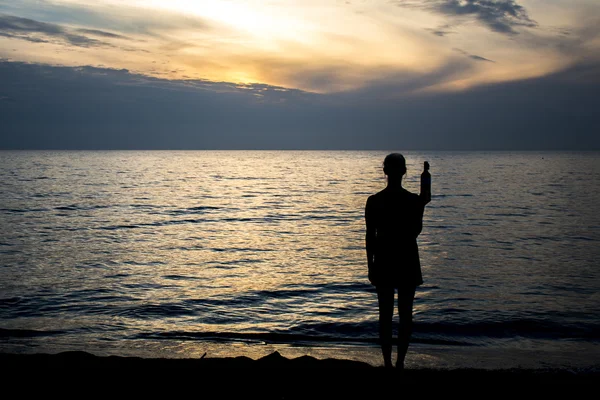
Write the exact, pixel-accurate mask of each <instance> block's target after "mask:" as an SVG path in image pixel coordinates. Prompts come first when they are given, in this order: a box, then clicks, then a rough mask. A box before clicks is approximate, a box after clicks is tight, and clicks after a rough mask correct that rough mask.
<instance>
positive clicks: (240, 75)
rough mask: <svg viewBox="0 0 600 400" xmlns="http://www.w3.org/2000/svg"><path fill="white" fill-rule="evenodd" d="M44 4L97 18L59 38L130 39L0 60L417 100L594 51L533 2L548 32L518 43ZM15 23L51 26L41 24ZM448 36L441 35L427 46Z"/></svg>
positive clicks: (206, 8) (227, 12)
mask: <svg viewBox="0 0 600 400" xmlns="http://www.w3.org/2000/svg"><path fill="white" fill-rule="evenodd" d="M53 3H56V4H60V5H61V6H63V7H69V6H71V7H75V6H77V7H80V9H84V10H86V12H89V13H90V14H92V15H97V16H96V17H95V19H94V18H92V19H91V20H90V21H91V22H90V21H87V20H86V19H85V18H87V17H86V14H85V13H84V14H83V17H82V18H81V21H80V22H79V23H77V24H76V23H72V22H69V23H68V24H66V23H64V22H60V25H61V26H63V27H66V28H67V29H72V30H74V31H76V30H77V29H81V28H84V29H86V28H87V29H98V30H105V31H108V32H112V33H115V34H119V35H123V36H125V37H127V38H128V39H127V40H125V39H111V38H110V37H95V39H98V40H100V41H102V42H104V43H106V45H102V46H76V45H73V44H72V43H68V40H67V39H65V38H62V39H61V38H51V40H45V41H44V42H41V41H38V42H35V41H32V40H30V41H27V40H19V39H16V38H11V37H0V57H2V58H8V59H11V60H17V61H32V62H45V63H53V64H63V65H95V66H104V67H109V68H126V69H129V70H131V71H133V72H137V73H142V74H147V75H152V76H157V77H162V78H168V79H208V80H214V81H228V82H235V83H254V82H257V83H266V84H271V85H276V86H284V87H290V88H298V89H303V90H307V91H314V92H322V93H326V92H337V91H346V90H353V89H358V88H361V87H365V86H368V85H371V84H377V83H378V82H379V83H380V82H384V81H386V82H402V81H403V80H406V79H416V78H417V77H423V78H424V80H425V81H427V82H426V83H425V84H424V85H422V86H421V87H420V88H417V91H422V90H457V89H464V88H468V87H471V86H474V85H478V84H482V83H490V82H498V81H507V80H515V79H524V78H530V77H535V76H541V75H544V74H548V73H552V72H554V71H557V70H559V69H561V68H564V67H565V66H568V65H569V64H572V63H574V62H576V61H577V60H579V59H580V58H581V57H582V56H585V54H584V53H591V54H593V53H594V51H595V50H598V48H599V47H600V38H599V37H600V35H598V34H596V35H595V36H594V35H590V34H589V33H586V35H587V36H586V39H585V41H582V40H580V41H579V42H578V41H577V40H576V39H572V40H571V39H570V37H569V36H568V35H567V34H565V33H564V31H566V30H567V29H566V28H565V29H562V28H561V29H562V30H561V29H558V28H557V26H560V25H559V23H560V21H561V19H560V18H561V16H560V13H559V10H561V9H563V8H564V7H565V6H564V5H563V6H561V5H559V4H558V3H557V4H554V5H553V7H551V8H548V10H549V11H548V14H544V11H543V10H544V8H543V7H540V5H539V4H538V3H537V2H527V1H523V2H519V4H523V5H524V6H525V7H526V8H527V9H528V11H529V14H530V17H531V18H532V19H533V20H536V21H540V25H541V24H542V23H548V24H553V26H552V27H550V28H547V29H546V28H545V27H544V29H538V30H537V31H535V32H534V31H532V30H529V31H528V30H527V29H528V28H522V32H520V34H518V35H507V34H502V33H499V32H493V31H492V30H491V29H489V27H486V26H484V25H483V24H480V23H477V21H476V20H473V21H472V22H471V23H459V22H457V21H456V20H451V21H449V20H447V19H444V18H443V17H442V16H440V15H436V14H434V13H431V12H428V10H427V9H424V8H401V7H398V6H396V5H394V4H393V3H390V2H387V1H373V2H350V3H348V4H347V3H346V2H344V1H335V0H331V1H327V0H306V1H303V2H296V1H291V0H274V1H269V2H265V1H262V0H228V1H225V0H212V1H206V2H203V1H193V0H171V1H160V0H131V1H115V0H102V1H94V2H92V1H89V0H60V1H54V2H53ZM529 3H531V4H529ZM586 5H587V6H589V4H587V3H586ZM1 12H2V9H1V8H0V13H1ZM94 13H96V14H94ZM578 15H580V14H578V13H576V12H575V11H573V10H569V12H566V13H565V17H564V18H565V19H564V20H562V21H563V26H571V27H572V28H569V29H570V32H571V33H570V34H571V35H572V32H576V31H577V29H579V28H578V27H577V26H576V25H575V24H576V23H577V18H576V16H578ZM23 17H24V18H31V19H36V18H38V20H40V21H41V22H46V23H52V20H51V18H50V17H49V19H47V20H42V19H40V18H39V17H35V16H28V15H23ZM98 20H101V21H103V23H104V24H105V25H104V26H102V23H99V22H98ZM57 24H58V22H57ZM94 24H96V25H94ZM453 24H454V25H453ZM445 25H448V27H447V28H446V29H447V31H449V33H447V34H444V35H442V36H440V35H434V34H433V32H432V31H433V30H435V29H437V28H438V27H441V26H445ZM519 29H520V28H519ZM581 29H583V28H581ZM588 29H589V28H588ZM555 31H556V32H555ZM596 31H597V30H596ZM557 32H559V33H557ZM561 35H562V36H561ZM61 40H62V41H61ZM569 40H571V41H569ZM573 49H575V50H573ZM485 59H487V60H490V62H486V61H485ZM438 75H439V78H436V77H437V76H438ZM429 76H431V79H429V78H428V77H429ZM429 81H431V82H429Z"/></svg>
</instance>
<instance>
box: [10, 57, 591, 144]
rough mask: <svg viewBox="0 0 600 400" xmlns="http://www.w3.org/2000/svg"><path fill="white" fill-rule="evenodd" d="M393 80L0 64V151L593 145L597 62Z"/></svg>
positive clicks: (449, 72) (440, 73)
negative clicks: (511, 77) (504, 77)
mask: <svg viewBox="0 0 600 400" xmlns="http://www.w3.org/2000/svg"><path fill="white" fill-rule="evenodd" d="M465 62H467V60H466V59H465ZM459 66H460V62H459V61H457V64H456V65H450V66H448V67H445V68H441V69H440V70H439V71H437V72H436V73H433V74H431V76H424V77H422V81H423V82H424V83H426V82H431V83H434V82H436V81H437V80H438V79H439V78H437V77H441V76H448V75H452V71H453V70H454V69H455V68H457V67H459ZM402 79H403V81H401V79H400V77H396V78H395V79H388V81H387V82H386V81H385V80H379V81H377V82H373V84H372V86H371V87H370V88H369V89H368V90H367V89H361V90H356V91H349V92H345V93H344V94H343V95H342V94H339V93H338V94H325V95H323V94H312V93H306V92H302V91H299V90H287V89H285V88H281V87H273V86H269V85H237V84H234V83H228V82H209V81H201V80H195V81H186V80H179V81H169V80H164V79H156V78H148V77H146V76H143V75H138V74H134V73H131V72H128V71H126V70H112V69H105V68H93V67H80V68H70V67H52V66H48V65H41V64H26V63H17V62H0V99H1V101H0V131H2V135H0V148H2V149H18V148H21V149H23V148H25V149H406V150H419V149H421V150H516V149H521V150H524V149H569V150H577V149H579V150H581V149H587V150H589V149H594V150H600V136H598V135H597V132H598V131H599V130H600V115H599V114H598V113H597V112H596V111H597V109H598V107H599V103H598V101H599V100H598V96H597V93H598V92H599V91H600V63H598V62H590V63H582V64H578V65H577V66H574V67H572V68H569V69H566V70H564V71H560V72H559V73H555V74H552V75H548V76H545V77H541V78H535V79H526V80H521V81H515V82H510V83H496V84H490V85H485V86H481V87H477V88H472V89H470V90H466V91H461V92H445V93H439V92H437V93H436V92H427V93H423V92H421V93H418V94H415V93H405V95H404V96H399V97H395V98H392V97H386V96H387V95H388V94H390V92H391V91H390V89H389V88H390V87H394V86H397V87H400V88H401V87H402V85H404V86H405V87H408V85H409V82H410V76H408V75H406V76H404V77H403V78H402ZM386 83H387V87H386Z"/></svg>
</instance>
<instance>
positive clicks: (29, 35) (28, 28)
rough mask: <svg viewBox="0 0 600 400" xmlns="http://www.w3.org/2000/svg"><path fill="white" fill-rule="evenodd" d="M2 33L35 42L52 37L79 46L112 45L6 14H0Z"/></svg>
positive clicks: (41, 41)
mask: <svg viewBox="0 0 600 400" xmlns="http://www.w3.org/2000/svg"><path fill="white" fill-rule="evenodd" d="M0 35H2V36H5V37H9V38H15V39H22V40H27V41H30V42H35V43H48V42H51V40H50V39H49V38H51V39H54V40H55V41H56V40H58V41H60V42H63V43H65V44H70V45H73V46H77V47H106V46H111V45H110V44H109V43H106V42H103V41H100V40H97V39H93V38H90V37H87V36H84V35H79V34H76V33H72V32H71V31H69V30H67V29H65V28H63V27H62V26H60V25H56V24H50V23H46V22H40V21H35V20H32V19H28V18H21V17H16V16H12V15H6V14H0Z"/></svg>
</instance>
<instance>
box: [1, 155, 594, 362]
mask: <svg viewBox="0 0 600 400" xmlns="http://www.w3.org/2000/svg"><path fill="white" fill-rule="evenodd" d="M386 154H387V153H386V152H381V151H379V152H377V151H356V152H351V151H314V152H312V151H148V152H146V151H89V152H88V151H47V152H46V151H31V152H30V151H2V152H0V182H1V183H0V228H1V229H0V351H2V352H14V353H56V352H60V351H69V350H81V351H88V352H91V353H94V354H98V355H128V356H131V355H133V356H141V357H200V356H202V355H203V354H204V353H206V354H207V355H208V356H209V357H210V356H224V355H246V356H253V355H254V356H260V355H264V354H267V353H269V352H271V351H273V350H278V351H280V352H281V353H282V354H284V355H290V356H295V355H302V354H309V355H316V356H318V357H330V356H335V357H340V358H349V359H358V360H362V361H367V362H371V363H373V364H374V365H378V364H380V361H381V360H380V354H379V350H378V347H377V301H376V294H375V292H374V289H373V287H372V286H371V285H370V284H369V282H368V280H367V270H366V255H365V251H364V234H365V229H364V205H365V202H366V199H367V197H368V196H369V195H370V194H373V193H375V192H377V191H379V190H381V189H383V188H384V187H385V184H386V181H385V176H384V175H383V172H382V169H381V164H382V161H383V158H384V156H385V155H386ZM404 155H405V156H406V159H407V163H408V173H407V176H406V179H405V182H404V186H405V187H406V188H407V189H409V190H411V191H413V192H418V190H419V175H420V173H421V171H422V165H423V162H424V161H429V162H430V164H431V173H432V177H433V185H432V191H433V199H432V202H431V203H430V204H429V205H428V206H427V207H426V210H425V216H424V228H423V232H422V233H421V235H420V237H419V240H418V242H419V247H420V254H421V262H422V265H423V276H424V282H425V283H424V284H423V285H422V286H421V287H420V288H419V289H418V291H417V294H416V300H415V308H414V309H415V330H414V334H413V342H412V345H411V347H410V349H409V355H408V358H407V364H408V366H409V367H413V368H425V367H433V368H453V367H480V368H507V367H522V368H541V367H553V368H554V367H557V368H597V367H598V365H599V362H598V360H600V357H599V356H600V268H599V267H600V265H599V259H600V213H599V208H598V205H597V204H598V200H597V198H598V196H599V195H600V153H598V152H580V153H575V152H404Z"/></svg>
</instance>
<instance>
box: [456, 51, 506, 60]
mask: <svg viewBox="0 0 600 400" xmlns="http://www.w3.org/2000/svg"><path fill="white" fill-rule="evenodd" d="M454 51H456V52H459V53H460V54H462V55H464V56H466V57H469V58H470V59H472V60H475V61H485V62H491V63H495V62H496V61H494V60H490V59H489V58H485V57H481V56H477V55H475V54H469V53H467V52H466V51H464V50H461V49H454Z"/></svg>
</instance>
